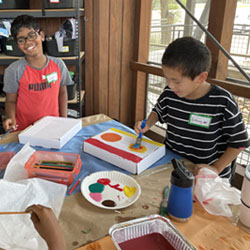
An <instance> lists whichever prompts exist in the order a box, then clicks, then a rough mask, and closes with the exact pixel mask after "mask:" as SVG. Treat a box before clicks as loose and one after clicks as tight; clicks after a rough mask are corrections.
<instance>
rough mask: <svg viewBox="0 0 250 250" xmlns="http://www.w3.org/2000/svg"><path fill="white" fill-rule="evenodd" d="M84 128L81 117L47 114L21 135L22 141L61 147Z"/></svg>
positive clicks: (43, 145) (45, 146)
mask: <svg viewBox="0 0 250 250" xmlns="http://www.w3.org/2000/svg"><path fill="white" fill-rule="evenodd" d="M81 128H82V122H81V120H80V119H73V118H64V117H55V116H46V117H44V118H42V119H40V120H39V121H37V122H36V123H35V124H34V125H33V126H31V127H28V128H26V129H25V130H24V131H22V132H21V133H20V134H19V135H18V138H19V142H20V143H23V144H25V143H27V142H29V143H30V145H32V146H40V147H44V148H56V149H60V148H62V147H63V145H64V144H66V143H67V142H68V141H69V140H70V139H71V138H72V137H73V136H74V135H75V134H76V133H77V132H78V131H79V130H81Z"/></svg>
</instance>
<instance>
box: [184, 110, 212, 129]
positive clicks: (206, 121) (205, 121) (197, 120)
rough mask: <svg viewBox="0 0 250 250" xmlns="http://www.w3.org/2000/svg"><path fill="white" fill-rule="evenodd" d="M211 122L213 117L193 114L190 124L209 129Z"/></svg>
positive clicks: (190, 117)
mask: <svg viewBox="0 0 250 250" xmlns="http://www.w3.org/2000/svg"><path fill="white" fill-rule="evenodd" d="M211 121H212V117H211V116H208V115H200V114H195V113H191V114H190V116H189V121H188V124H190V125H194V126H198V127H203V128H209V126H210V123H211Z"/></svg>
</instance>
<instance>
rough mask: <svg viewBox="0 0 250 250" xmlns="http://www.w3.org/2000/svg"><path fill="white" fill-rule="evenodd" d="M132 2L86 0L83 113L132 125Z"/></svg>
mask: <svg viewBox="0 0 250 250" xmlns="http://www.w3.org/2000/svg"><path fill="white" fill-rule="evenodd" d="M135 4H136V1H133V0H93V1H85V16H86V22H85V30H86V42H85V44H86V46H85V48H86V57H85V64H86V74H85V89H86V96H85V105H86V108H85V110H86V115H91V114H98V113H104V114H106V115H108V116H110V117H111V118H113V119H116V120H119V121H121V122H122V123H125V124H127V125H130V124H131V105H132V104H131V100H132V95H131V89H132V71H131V70H130V65H129V63H130V61H131V60H132V58H133V54H134V27H135V26H134V24H135Z"/></svg>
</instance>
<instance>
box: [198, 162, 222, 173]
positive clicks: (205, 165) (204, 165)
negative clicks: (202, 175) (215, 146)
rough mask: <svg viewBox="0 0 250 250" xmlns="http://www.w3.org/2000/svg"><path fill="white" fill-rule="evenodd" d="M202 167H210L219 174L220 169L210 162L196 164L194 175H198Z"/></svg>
mask: <svg viewBox="0 0 250 250" xmlns="http://www.w3.org/2000/svg"><path fill="white" fill-rule="evenodd" d="M202 168H209V169H211V170H212V171H214V172H215V173H216V174H219V172H218V169H217V168H216V167H213V166H211V165H208V164H195V166H194V175H197V174H198V173H199V171H200V169H202Z"/></svg>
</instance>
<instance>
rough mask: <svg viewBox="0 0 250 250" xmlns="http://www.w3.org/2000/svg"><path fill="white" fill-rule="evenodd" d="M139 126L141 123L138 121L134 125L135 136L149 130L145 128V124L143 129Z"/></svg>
mask: <svg viewBox="0 0 250 250" xmlns="http://www.w3.org/2000/svg"><path fill="white" fill-rule="evenodd" d="M141 124H142V121H138V122H136V123H135V126H134V130H135V132H136V133H137V134H140V132H142V133H143V134H144V133H146V132H147V131H148V130H149V127H148V126H147V122H146V125H145V127H144V129H141Z"/></svg>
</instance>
